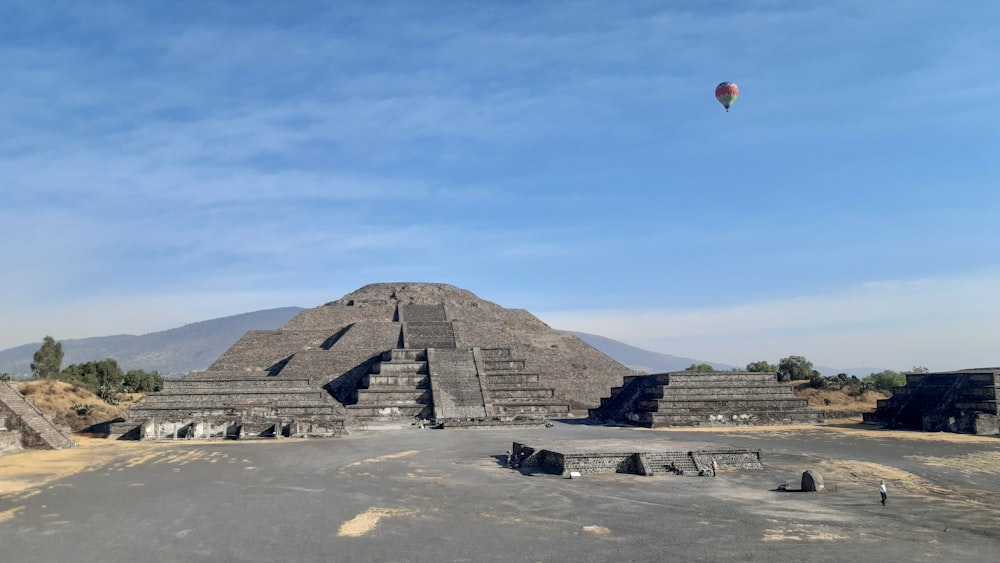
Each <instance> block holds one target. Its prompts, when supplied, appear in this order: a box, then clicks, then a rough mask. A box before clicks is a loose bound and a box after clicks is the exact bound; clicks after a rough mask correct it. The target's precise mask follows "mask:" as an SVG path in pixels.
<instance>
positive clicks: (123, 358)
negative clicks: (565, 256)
mask: <svg viewBox="0 0 1000 563" xmlns="http://www.w3.org/2000/svg"><path fill="white" fill-rule="evenodd" d="M303 310H304V309H303V308H301V307H282V308H280V309H267V310H264V311H254V312H252V313H243V314H241V315H233V316H231V317H221V318H218V319H212V320H208V321H201V322H197V323H191V324H188V325H184V326H182V327H179V328H173V329H170V330H164V331H162V332H151V333H149V334H143V335H140V336H135V335H132V334H121V335H117V336H99V337H94V338H79V339H71V340H58V338H57V341H58V342H60V343H61V344H62V347H63V354H64V357H63V367H66V366H68V365H70V364H80V363H84V362H89V361H97V360H103V359H105V358H114V359H115V360H117V361H118V364H119V365H120V366H121V367H122V369H124V370H126V371H127V370H130V369H141V370H145V371H156V372H159V373H160V374H161V375H164V376H167V377H177V376H181V375H184V374H187V373H190V372H192V371H200V370H203V369H205V368H207V367H208V366H209V365H210V364H211V363H212V362H214V361H215V360H216V359H217V358H218V357H219V356H221V355H222V353H223V352H225V351H226V350H228V349H229V347H230V346H232V345H233V344H234V343H236V341H237V340H239V339H240V337H242V336H243V335H244V334H246V333H247V331H250V330H276V329H278V328H281V327H282V326H283V325H284V324H285V323H287V322H288V321H289V320H291V318H292V317H294V316H295V315H297V314H299V313H300V312H301V311H303ZM560 332H565V333H569V334H572V335H574V336H576V337H578V338H579V339H580V340H583V341H584V342H586V343H587V344H590V345H591V346H593V347H594V348H597V349H598V350H600V351H601V352H604V353H605V354H607V355H608V356H610V357H612V358H614V359H615V360H617V361H618V362H620V363H622V364H624V365H626V366H628V367H630V368H632V369H634V370H638V371H644V372H647V373H662V372H668V371H680V370H683V369H684V368H686V367H688V366H690V365H691V364H710V365H711V366H712V367H714V368H715V369H717V370H729V369H732V368H733V367H736V366H731V365H729V364H722V363H719V362H711V361H706V360H697V359H694V358H685V357H681V356H671V355H670V354H661V353H659V352H650V351H649V350H644V349H642V348H637V347H635V346H631V345H629V344H625V343H624V342H619V341H618V340H614V339H611V338H607V337H604V336H597V335H595V334H587V333H585V332H574V331H568V330H566V331H560ZM41 345H42V343H41V342H38V343H36V344H25V345H23V346H16V347H14V348H8V349H6V350H0V373H10V374H13V375H14V376H17V377H27V376H29V375H30V374H31V360H32V357H33V356H34V354H35V352H36V351H38V348H39V347H40V346H41ZM816 369H817V370H818V371H819V372H820V373H822V374H823V375H836V374H838V373H841V372H844V373H848V374H850V375H858V376H859V377H861V376H865V375H868V374H869V373H873V372H878V371H881V370H878V369H874V368H872V369H869V368H856V369H849V370H838V369H834V368H827V367H821V366H817V367H816Z"/></svg>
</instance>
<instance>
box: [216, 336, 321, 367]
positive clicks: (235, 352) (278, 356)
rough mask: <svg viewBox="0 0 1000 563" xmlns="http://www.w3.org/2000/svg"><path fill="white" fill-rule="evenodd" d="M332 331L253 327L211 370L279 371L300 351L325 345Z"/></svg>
mask: <svg viewBox="0 0 1000 563" xmlns="http://www.w3.org/2000/svg"><path fill="white" fill-rule="evenodd" d="M330 336H332V332H327V331H322V330H316V331H289V330H252V331H250V332H248V333H246V334H245V335H243V337H242V338H240V339H239V340H238V341H237V342H236V344H233V346H232V347H231V348H230V349H229V350H227V351H226V352H225V353H223V354H222V356H219V359H218V360H216V361H215V362H213V363H212V365H211V366H209V367H208V371H246V372H253V371H264V372H269V373H270V374H271V375H274V374H276V373H277V372H278V371H280V369H281V367H283V365H284V362H285V361H287V360H288V359H289V358H291V357H292V355H293V354H295V353H296V352H300V351H302V350H311V349H320V348H323V346H324V344H325V343H326V341H327V339H329V338H330Z"/></svg>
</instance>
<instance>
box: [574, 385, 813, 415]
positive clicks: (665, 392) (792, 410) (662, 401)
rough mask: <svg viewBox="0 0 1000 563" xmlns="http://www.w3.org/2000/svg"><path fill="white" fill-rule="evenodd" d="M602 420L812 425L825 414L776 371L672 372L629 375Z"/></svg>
mask: <svg viewBox="0 0 1000 563" xmlns="http://www.w3.org/2000/svg"><path fill="white" fill-rule="evenodd" d="M590 416H591V417H592V418H594V419H597V420H609V421H623V422H630V423H632V424H637V425H641V426H646V427H660V426H741V425H743V426H747V425H761V424H810V423H816V422H819V416H818V415H817V414H816V413H814V412H812V411H811V410H810V409H809V406H808V401H807V400H806V399H799V398H796V397H795V396H794V395H793V394H792V390H791V388H789V387H787V386H785V385H782V384H781V383H779V382H778V380H777V376H776V374H773V373H751V372H687V371H681V372H671V373H661V374H654V375H646V376H634V377H626V378H625V380H624V385H623V386H622V387H616V388H614V389H612V393H611V396H610V397H607V398H604V399H602V400H601V406H600V407H598V408H596V409H591V411H590Z"/></svg>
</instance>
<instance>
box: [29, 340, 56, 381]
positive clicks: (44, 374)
mask: <svg viewBox="0 0 1000 563" xmlns="http://www.w3.org/2000/svg"><path fill="white" fill-rule="evenodd" d="M62 361H63V349H62V343H61V342H56V341H55V339H53V338H52V337H51V336H46V337H45V338H43V339H42V347H41V348H39V349H38V351H37V352H35V356H34V361H33V362H31V374H32V375H33V376H35V377H37V378H39V379H53V378H57V377H59V369H60V368H61V367H62Z"/></svg>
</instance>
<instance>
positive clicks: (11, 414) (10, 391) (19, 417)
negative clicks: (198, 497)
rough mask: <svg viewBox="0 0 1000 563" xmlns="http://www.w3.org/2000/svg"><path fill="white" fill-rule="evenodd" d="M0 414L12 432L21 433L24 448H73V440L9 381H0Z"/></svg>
mask: <svg viewBox="0 0 1000 563" xmlns="http://www.w3.org/2000/svg"><path fill="white" fill-rule="evenodd" d="M0 414H6V418H7V419H8V421H7V424H8V425H9V426H14V428H12V430H20V431H21V435H22V442H23V443H24V446H25V447H28V448H41V449H47V450H63V449H66V448H72V447H73V446H74V444H73V440H71V439H70V438H69V436H68V435H67V434H66V433H65V432H63V431H62V430H60V429H59V427H58V426H56V425H55V424H53V423H52V421H51V420H49V419H48V418H46V416H45V415H44V414H42V412H41V411H39V410H38V409H37V408H36V407H35V405H34V404H33V403H32V402H31V401H30V400H28V399H27V398H26V397H25V396H24V395H22V394H21V393H20V392H19V391H18V390H17V386H16V384H14V383H13V382H11V381H0Z"/></svg>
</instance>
